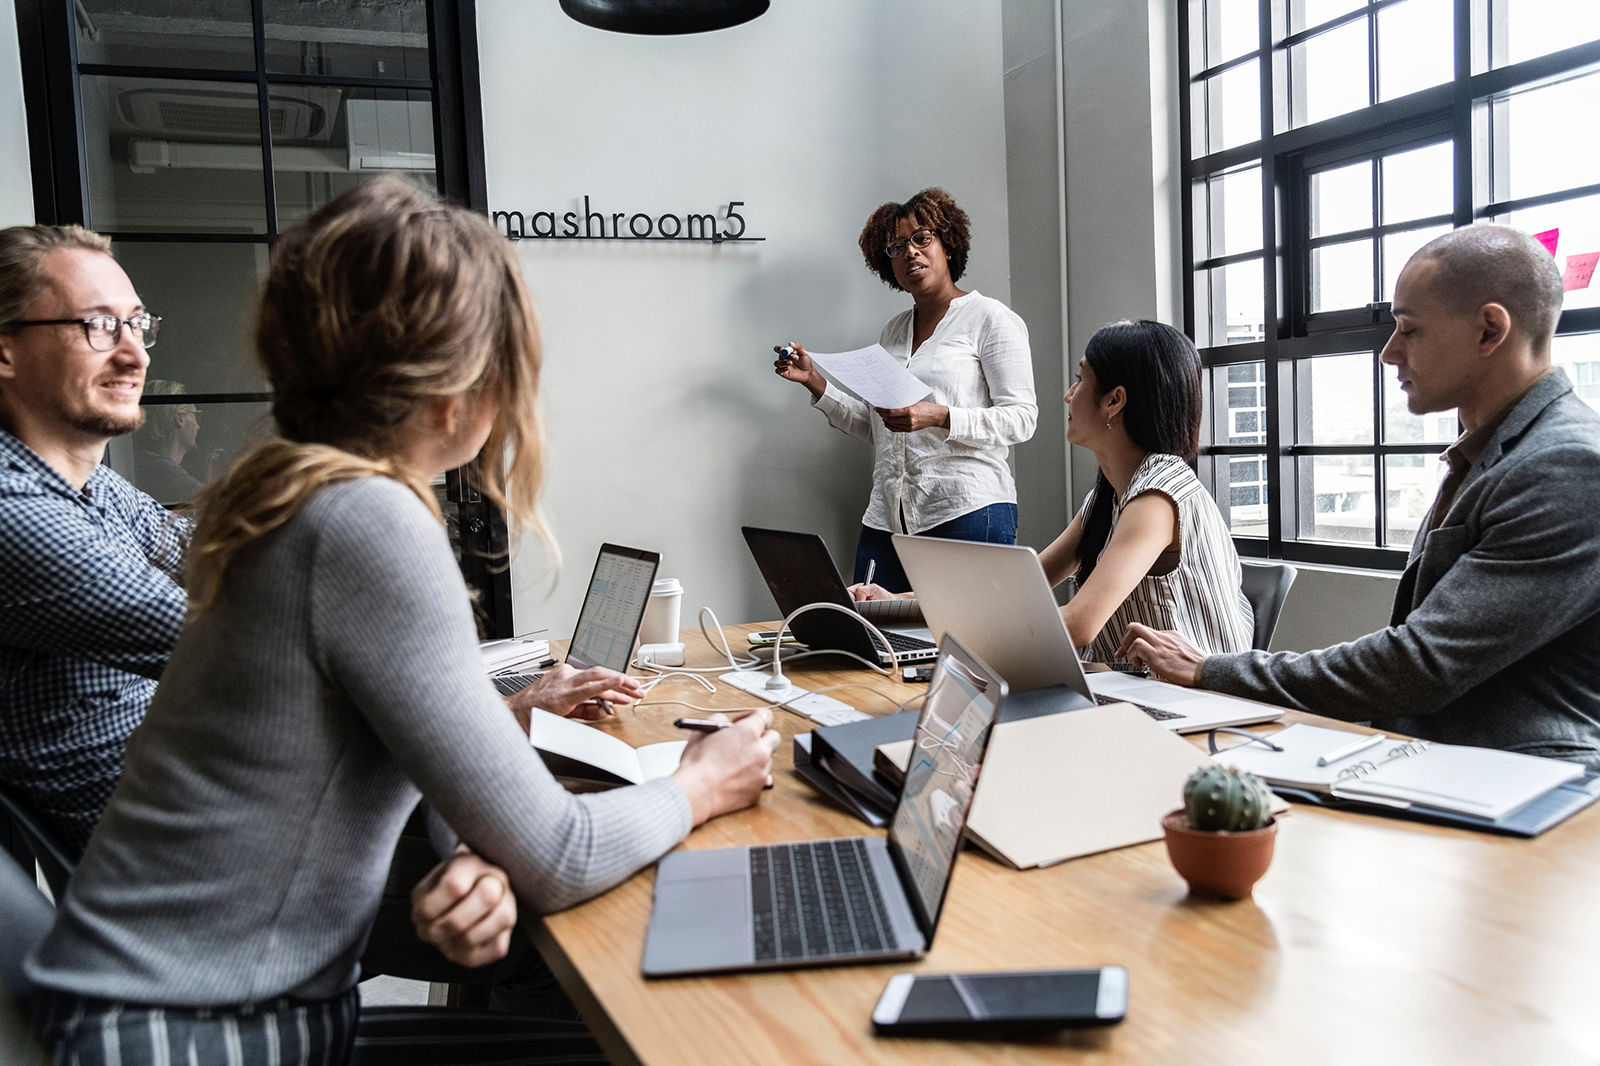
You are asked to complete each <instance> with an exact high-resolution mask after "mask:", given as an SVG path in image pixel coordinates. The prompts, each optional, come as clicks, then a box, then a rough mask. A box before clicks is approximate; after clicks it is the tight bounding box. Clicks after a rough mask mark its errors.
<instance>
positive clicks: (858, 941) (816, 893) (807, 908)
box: [750, 839, 899, 962]
mask: <svg viewBox="0 0 1600 1066" xmlns="http://www.w3.org/2000/svg"><path fill="white" fill-rule="evenodd" d="M750 895H751V902H752V910H753V912H754V926H755V947H756V961H757V962H763V961H776V960H782V959H819V958H829V957H834V956H850V955H867V954H872V953H875V952H888V951H893V950H895V948H897V947H898V946H899V945H898V942H897V941H896V940H895V935H894V927H893V926H891V925H890V924H889V916H888V912H887V911H886V910H885V909H884V906H883V897H882V896H881V895H880V894H879V892H878V881H877V878H876V877H874V876H873V873H872V865H871V859H869V858H868V856H867V846H866V842H865V841H864V840H859V839H851V840H816V841H810V842H806V843H799V844H771V845H767V846H765V847H754V848H751V849H750Z"/></svg>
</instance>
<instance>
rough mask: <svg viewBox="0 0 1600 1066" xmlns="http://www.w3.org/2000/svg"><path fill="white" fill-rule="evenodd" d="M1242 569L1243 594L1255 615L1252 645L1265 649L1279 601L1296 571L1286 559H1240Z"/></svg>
mask: <svg viewBox="0 0 1600 1066" xmlns="http://www.w3.org/2000/svg"><path fill="white" fill-rule="evenodd" d="M1239 566H1240V568H1241V569H1242V570H1243V575H1242V577H1243V580H1242V581H1241V582H1240V584H1241V586H1242V587H1243V588H1244V598H1245V599H1247V600H1249V601H1250V609H1251V610H1252V611H1254V612H1255V615H1256V633H1255V640H1254V642H1253V644H1252V646H1253V647H1254V648H1255V649H1256V650H1257V651H1266V650H1267V648H1268V646H1269V645H1271V643H1272V634H1273V633H1274V632H1276V631H1277V628H1278V616H1279V615H1280V614H1282V613H1283V601H1284V600H1286V599H1288V598H1289V586H1290V585H1293V584H1294V579H1295V576H1296V575H1297V574H1299V572H1300V571H1298V570H1296V569H1295V568H1294V567H1292V566H1290V565H1289V564H1288V563H1254V562H1246V561H1244V560H1242V559H1241V560H1240V562H1239Z"/></svg>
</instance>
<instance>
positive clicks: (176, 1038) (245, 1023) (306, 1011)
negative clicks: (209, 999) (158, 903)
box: [33, 988, 361, 1066]
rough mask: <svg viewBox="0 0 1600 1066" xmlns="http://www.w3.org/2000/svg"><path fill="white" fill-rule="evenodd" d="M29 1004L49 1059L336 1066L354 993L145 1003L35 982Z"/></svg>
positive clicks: (176, 1065)
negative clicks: (221, 1003)
mask: <svg viewBox="0 0 1600 1066" xmlns="http://www.w3.org/2000/svg"><path fill="white" fill-rule="evenodd" d="M33 1008H34V1029H35V1031H37V1032H38V1034H39V1038H40V1039H41V1040H42V1041H43V1042H44V1045H45V1048H46V1049H47V1050H48V1051H49V1052H50V1055H51V1061H52V1062H53V1063H54V1064H55V1066H344V1063H345V1062H346V1061H347V1060H348V1059H349V1057H350V1049H351V1047H352V1046H353V1044H354V1042H355V1036H356V1014H357V1013H358V1012H359V1010H360V1009H361V997H360V994H359V993H358V992H357V990H356V989H354V988H352V989H350V991H348V992H346V993H345V994H344V995H342V996H335V997H334V998H333V999H326V1000H298V999H288V998H283V999H275V1000H268V1001H266V1002H263V1003H247V1004H244V1005H242V1006H235V1007H149V1006H143V1005H139V1004H131V1003H116V1002H111V1001H108V1000H102V999H86V998H83V997H80V996H73V995H66V994H62V993H52V992H48V991H45V990H43V989H37V990H35V992H34V995H33Z"/></svg>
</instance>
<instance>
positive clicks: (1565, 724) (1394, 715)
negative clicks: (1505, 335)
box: [1200, 370, 1600, 770]
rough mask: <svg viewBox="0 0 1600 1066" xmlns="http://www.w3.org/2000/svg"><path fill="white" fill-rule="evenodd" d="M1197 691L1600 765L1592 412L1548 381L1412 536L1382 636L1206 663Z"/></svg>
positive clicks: (1599, 546)
mask: <svg viewBox="0 0 1600 1066" xmlns="http://www.w3.org/2000/svg"><path fill="white" fill-rule="evenodd" d="M1423 528H1424V530H1428V528H1429V525H1428V524H1425V525H1424V527H1423ZM1200 681H1201V684H1202V685H1203V686H1204V687H1206V688H1211V689H1218V690H1220V691H1223V692H1228V693H1232V694H1234V695H1238V696H1249V697H1251V698H1253V699H1258V700H1265V701H1267V702H1269V703H1276V704H1280V705H1284V706H1289V707H1297V708H1299V709H1301V710H1306V711H1311V712H1314V713H1316V714H1323V715H1327V716H1329V717H1331V718H1342V719H1345V720H1347V721H1365V720H1369V719H1370V720H1371V721H1372V724H1373V725H1375V726H1377V727H1378V728H1380V729H1384V730H1390V731H1393V732H1398V733H1408V734H1412V735H1414V736H1421V737H1426V738H1428V739H1430V740H1438V741H1442V742H1445V743H1451V744H1473V745H1479V746H1482V747H1489V748H1503V749H1506V750H1508V751H1519V752H1524V753H1526V754H1529V755H1542V756H1546V757H1549V758H1555V759H1569V760H1573V761H1576V762H1582V763H1585V764H1587V765H1588V766H1589V768H1590V769H1595V770H1600V414H1596V413H1595V412H1594V411H1593V410H1591V409H1590V407H1589V405H1588V404H1586V403H1584V402H1583V401H1582V400H1580V399H1579V398H1578V397H1577V395H1576V394H1575V393H1574V392H1573V391H1572V385H1571V383H1570V382H1569V381H1568V380H1567V376H1566V375H1565V374H1564V373H1562V372H1561V371H1560V370H1556V371H1552V372H1551V373H1550V374H1549V375H1547V376H1546V377H1545V378H1544V379H1543V380H1542V381H1540V382H1539V383H1538V384H1537V385H1535V386H1534V387H1533V388H1532V389H1530V390H1528V392H1527V394H1526V395H1525V396H1523V398H1522V400H1521V402H1520V403H1518V404H1517V405H1516V407H1515V408H1514V409H1513V410H1512V411H1511V413H1510V414H1508V415H1507V416H1506V418H1505V421H1504V422H1502V423H1501V424H1500V427H1499V428H1498V429H1496V430H1495V431H1494V435H1493V436H1492V437H1491V438H1490V439H1489V442H1488V444H1487V446H1486V447H1484V449H1483V451H1482V452H1481V453H1480V454H1479V455H1478V456H1477V458H1476V459H1475V460H1474V461H1473V463H1472V465H1471V467H1470V468H1469V469H1468V470H1467V472H1466V475H1465V477H1464V478H1463V479H1462V482H1461V485H1460V487H1459V488H1458V489H1457V490H1456V492H1455V495H1454V497H1453V498H1452V499H1451V500H1450V501H1449V505H1448V507H1447V508H1446V510H1445V513H1444V515H1443V516H1442V517H1441V518H1440V520H1439V522H1438V523H1437V527H1436V528H1433V529H1431V531H1428V532H1425V533H1424V534H1423V535H1421V536H1419V537H1418V539H1417V543H1416V545H1415V546H1414V547H1413V548H1412V550H1411V560H1410V563H1409V565H1407V567H1406V571H1405V574H1404V575H1403V576H1402V577H1401V579H1400V587H1399V589H1398V590H1397V592H1396V595H1395V604H1394V613H1393V616H1392V617H1391V619H1390V622H1389V627H1388V628H1387V629H1384V630H1381V631H1379V632H1377V633H1373V634H1370V635H1368V636H1365V637H1362V638H1361V639H1360V640H1354V641H1351V642H1350V643H1348V644H1339V645H1336V646H1335V647H1332V648H1327V649H1324V650H1322V651H1314V652H1307V653H1305V654H1296V653H1293V652H1280V653H1278V654H1276V655H1268V654H1266V653H1264V652H1249V653H1246V654H1242V655H1214V656H1211V657H1210V658H1208V659H1207V660H1206V661H1205V665H1204V666H1203V668H1202V672H1201V678H1200Z"/></svg>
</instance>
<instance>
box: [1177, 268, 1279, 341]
mask: <svg viewBox="0 0 1600 1066" xmlns="http://www.w3.org/2000/svg"><path fill="white" fill-rule="evenodd" d="M1261 286H1262V277H1261V260H1259V259H1251V260H1248V261H1247V262H1243V263H1233V264H1230V265H1228V266H1224V267H1217V268H1215V269H1213V270H1201V271H1196V273H1195V293H1194V299H1195V319H1196V321H1195V329H1196V332H1197V333H1198V334H1199V336H1198V337H1197V338H1196V339H1195V343H1196V344H1198V345H1199V346H1200V347H1202V348H1209V347H1213V346H1216V345H1222V344H1245V343H1248V342H1250V341H1258V340H1261V339H1262V338H1264V337H1265V336H1266V328H1265V324H1264V319H1265V312H1264V310H1263V307H1262V287H1261Z"/></svg>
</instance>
